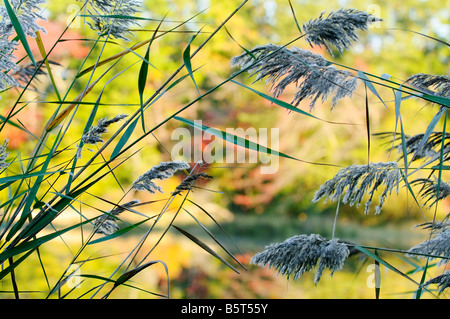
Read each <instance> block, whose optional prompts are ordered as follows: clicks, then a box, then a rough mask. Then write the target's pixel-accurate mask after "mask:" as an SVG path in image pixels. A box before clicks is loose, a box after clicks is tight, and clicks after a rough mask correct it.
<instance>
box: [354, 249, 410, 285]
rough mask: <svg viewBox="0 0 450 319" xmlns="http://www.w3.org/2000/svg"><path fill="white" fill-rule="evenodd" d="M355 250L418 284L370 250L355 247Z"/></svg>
mask: <svg viewBox="0 0 450 319" xmlns="http://www.w3.org/2000/svg"><path fill="white" fill-rule="evenodd" d="M355 249H357V250H359V251H360V252H362V253H364V254H366V255H367V256H369V257H371V258H373V260H375V261H377V262H379V263H380V264H382V265H383V266H385V267H387V268H388V269H390V270H392V271H393V272H395V273H397V274H399V275H401V276H402V277H404V278H406V279H408V280H409V281H412V282H413V283H415V284H417V285H418V283H417V282H416V281H415V280H413V279H412V278H410V277H409V276H407V275H406V274H404V273H402V272H401V271H400V270H398V269H397V268H395V267H394V266H392V265H391V264H389V263H388V262H387V261H385V260H383V259H381V258H380V257H379V256H377V255H375V254H373V253H372V252H370V251H369V250H367V249H365V248H363V247H361V246H355Z"/></svg>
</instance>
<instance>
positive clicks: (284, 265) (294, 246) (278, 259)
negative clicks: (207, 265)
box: [250, 234, 350, 284]
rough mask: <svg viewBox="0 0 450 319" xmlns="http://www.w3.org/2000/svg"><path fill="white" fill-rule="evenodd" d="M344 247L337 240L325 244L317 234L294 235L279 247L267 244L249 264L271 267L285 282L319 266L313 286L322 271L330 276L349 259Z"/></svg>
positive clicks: (327, 241)
mask: <svg viewBox="0 0 450 319" xmlns="http://www.w3.org/2000/svg"><path fill="white" fill-rule="evenodd" d="M349 253H350V251H349V249H348V247H347V245H346V244H344V243H340V242H339V241H338V240H337V239H332V240H326V239H324V238H323V237H322V236H320V235H317V234H311V235H297V236H293V237H290V238H288V239H286V240H285V241H284V242H282V243H276V244H271V245H269V246H267V247H265V249H264V250H263V251H262V252H259V253H257V254H256V255H255V256H253V257H252V259H251V260H250V262H251V263H252V264H255V265H259V266H263V267H264V266H266V265H267V266H268V267H269V268H271V267H273V268H274V269H276V270H278V273H279V274H282V275H284V276H287V278H288V279H289V278H290V277H291V276H293V278H294V279H298V278H300V277H301V276H302V275H303V274H304V273H305V272H307V271H311V270H313V269H314V268H315V267H316V266H317V264H319V267H318V270H317V272H316V276H315V278H314V282H315V283H316V284H317V282H318V281H319V280H320V278H321V276H322V274H323V271H324V269H325V268H329V269H330V270H331V272H332V273H333V272H334V271H336V270H340V269H341V268H342V266H343V264H344V261H345V259H346V258H347V257H348V256H349Z"/></svg>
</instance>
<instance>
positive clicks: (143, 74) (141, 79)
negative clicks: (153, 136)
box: [138, 20, 163, 133]
mask: <svg viewBox="0 0 450 319" xmlns="http://www.w3.org/2000/svg"><path fill="white" fill-rule="evenodd" d="M162 22H163V20H161V21H160V23H159V24H158V26H157V27H156V29H155V31H154V32H153V35H152V38H151V39H150V42H149V43H148V46H147V51H146V52H145V59H144V60H143V61H142V64H141V68H140V70H139V76H138V90H139V100H140V103H141V119H142V130H143V131H144V133H145V119H144V90H145V84H146V83H147V75H148V64H149V63H148V60H149V59H150V47H151V46H152V43H153V41H154V40H155V37H156V34H157V33H158V30H159V28H160V26H161V24H162Z"/></svg>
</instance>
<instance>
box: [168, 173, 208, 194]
mask: <svg viewBox="0 0 450 319" xmlns="http://www.w3.org/2000/svg"><path fill="white" fill-rule="evenodd" d="M212 178H213V177H212V176H210V175H208V174H206V173H198V174H192V175H189V176H188V177H186V178H185V179H184V180H183V181H182V182H181V183H180V185H178V186H177V188H176V189H175V191H174V192H172V195H178V194H180V193H181V192H182V191H184V190H189V189H191V188H192V184H193V183H194V182H195V181H196V180H198V179H212Z"/></svg>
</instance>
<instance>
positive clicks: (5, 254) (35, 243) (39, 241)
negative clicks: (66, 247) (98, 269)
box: [0, 218, 96, 262]
mask: <svg viewBox="0 0 450 319" xmlns="http://www.w3.org/2000/svg"><path fill="white" fill-rule="evenodd" d="M95 219H96V218H93V219H89V220H86V221H84V222H81V223H78V224H75V225H72V226H70V227H67V228H64V229H62V230H59V231H56V232H54V233H51V234H49V235H45V236H42V237H39V238H36V239H34V240H30V241H28V242H24V243H22V244H19V245H17V246H15V247H13V248H11V249H5V250H4V251H2V252H1V253H0V262H3V261H5V260H6V259H8V258H11V257H13V256H16V255H18V254H21V253H23V252H26V251H28V250H30V249H34V248H37V247H39V246H41V245H43V244H45V243H46V242H48V241H50V240H52V239H54V238H56V237H59V236H61V235H62V234H64V233H66V232H68V231H70V230H72V229H75V228H77V227H80V226H81V225H84V224H87V223H90V222H92V221H93V220H95Z"/></svg>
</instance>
